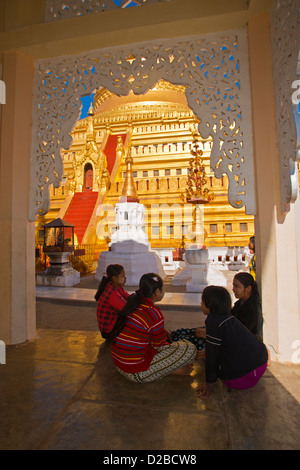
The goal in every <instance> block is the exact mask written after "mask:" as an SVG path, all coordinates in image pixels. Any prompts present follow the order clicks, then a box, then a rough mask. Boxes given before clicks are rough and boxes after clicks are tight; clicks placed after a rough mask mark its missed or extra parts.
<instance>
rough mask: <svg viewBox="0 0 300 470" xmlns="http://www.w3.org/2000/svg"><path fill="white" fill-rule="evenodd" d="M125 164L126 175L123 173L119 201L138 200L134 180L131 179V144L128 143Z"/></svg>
mask: <svg viewBox="0 0 300 470" xmlns="http://www.w3.org/2000/svg"><path fill="white" fill-rule="evenodd" d="M125 164H126V175H125V181H124V186H123V191H122V196H121V197H120V202H139V198H138V195H137V192H136V187H135V182H134V179H133V172H132V165H133V158H132V155H131V144H129V147H128V150H127V155H126V158H125Z"/></svg>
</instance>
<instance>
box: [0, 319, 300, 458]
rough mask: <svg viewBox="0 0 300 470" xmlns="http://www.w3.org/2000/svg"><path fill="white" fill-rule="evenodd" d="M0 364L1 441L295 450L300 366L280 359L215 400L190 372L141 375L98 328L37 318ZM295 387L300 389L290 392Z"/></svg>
mask: <svg viewBox="0 0 300 470" xmlns="http://www.w3.org/2000/svg"><path fill="white" fill-rule="evenodd" d="M6 356H7V357H6V365H0V396H1V401H0V416H1V427H0V449H1V450H21V449H24V450H55V449H60V450H65V449H66V450H67V449H75V450H83V449H84V450H102V451H105V450H106V451H107V450H115V451H117V450H124V451H125V450H126V451H134V450H136V451H137V450H148V451H151V450H153V451H154V450H160V451H171V450H173V451H174V450H184V451H200V450H226V449H241V450H258V449H265V450H275V449H276V450H279V449H285V450H288V449H290V450H296V449H299V448H300V438H299V422H300V406H299V401H300V392H299V387H298V384H299V375H300V370H299V366H286V365H282V364H272V366H271V367H270V368H269V369H268V370H267V372H266V374H265V376H264V377H263V378H262V380H261V381H260V383H259V384H258V385H257V386H256V387H255V388H254V389H252V390H246V391H233V392H231V393H229V392H228V391H227V390H225V387H224V386H223V385H222V383H218V387H217V389H216V393H215V394H214V396H213V397H212V398H211V399H210V400H207V401H202V400H200V399H198V398H197V396H196V393H195V390H196V387H197V385H198V384H199V383H200V382H202V381H203V379H204V366H205V364H204V361H203V360H202V361H199V362H197V363H195V367H194V372H193V373H192V375H191V376H188V377H178V376H169V377H166V378H165V379H162V380H160V381H157V382H154V383H149V384H133V383H131V382H128V381H126V379H124V378H123V377H122V376H120V375H119V374H118V372H117V371H116V369H115V367H114V365H113V362H112V360H111V357H110V350H109V344H107V343H106V342H105V341H103V339H102V337H101V335H100V334H99V333H98V332H97V331H82V330H75V329H74V330H67V329H54V328H39V329H38V337H37V338H36V339H35V340H34V341H31V342H28V343H26V344H23V345H19V346H15V347H8V348H7V354H6ZM288 390H291V391H292V392H289V391H288Z"/></svg>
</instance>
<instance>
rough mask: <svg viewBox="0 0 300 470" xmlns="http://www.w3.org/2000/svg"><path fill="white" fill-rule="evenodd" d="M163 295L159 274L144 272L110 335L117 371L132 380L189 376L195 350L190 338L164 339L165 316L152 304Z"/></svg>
mask: <svg viewBox="0 0 300 470" xmlns="http://www.w3.org/2000/svg"><path fill="white" fill-rule="evenodd" d="M163 296H164V287H163V280H162V279H161V277H160V276H159V275H158V274H154V273H148V274H144V275H143V276H142V277H141V279H140V283H139V289H138V291H137V292H136V293H135V294H132V296H130V298H129V299H128V301H127V303H126V305H125V307H124V308H123V310H122V311H121V312H120V314H119V315H118V320H117V322H116V324H115V327H114V329H113V330H112V333H111V335H110V339H111V340H112V344H111V355H112V358H113V360H114V363H115V365H116V367H117V369H118V371H119V372H120V373H121V374H122V375H123V376H125V377H126V378H127V379H128V380H131V381H132V382H139V383H144V382H152V381H154V380H156V379H160V378H162V377H165V376H166V375H169V374H176V375H188V374H190V372H191V371H192V363H193V361H194V359H195V357H196V354H197V349H196V346H194V345H193V344H192V343H190V342H189V341H186V340H183V341H175V342H173V343H171V344H168V342H167V334H166V331H165V324H164V317H163V314H162V312H161V310H160V309H159V308H158V307H156V306H155V305H154V304H155V303H156V302H158V301H160V300H161V299H162V298H163Z"/></svg>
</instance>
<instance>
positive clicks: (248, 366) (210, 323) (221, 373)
mask: <svg viewBox="0 0 300 470" xmlns="http://www.w3.org/2000/svg"><path fill="white" fill-rule="evenodd" d="M201 308H202V311H203V313H204V314H205V315H207V318H206V321H205V325H206V344H205V352H206V355H205V372H206V384H201V385H199V387H198V388H197V394H198V396H199V397H200V398H208V397H209V396H210V395H211V394H212V393H213V389H214V384H215V383H216V381H217V380H218V379H221V380H222V381H223V382H224V384H225V385H226V386H227V387H228V388H237V389H247V388H251V387H253V386H254V385H256V384H257V382H258V381H259V379H260V378H261V377H262V375H263V374H264V372H265V370H266V368H267V361H268V351H267V348H266V346H265V345H264V344H263V343H262V342H261V341H260V340H259V339H258V338H257V337H256V336H255V335H254V334H253V333H251V332H250V331H249V330H248V328H247V327H246V326H245V325H243V324H242V323H241V322H240V321H239V320H237V318H235V317H234V316H233V315H231V297H230V294H229V292H228V291H227V290H226V289H225V288H224V287H220V286H208V287H206V288H205V289H204V291H203V293H202V303H201Z"/></svg>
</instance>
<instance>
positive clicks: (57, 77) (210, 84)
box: [30, 28, 255, 220]
mask: <svg viewBox="0 0 300 470" xmlns="http://www.w3.org/2000/svg"><path fill="white" fill-rule="evenodd" d="M248 64H249V62H248V46H247V34H246V28H242V29H239V30H234V31H233V30H232V31H229V32H223V33H219V34H210V35H205V36H197V37H192V38H189V39H185V40H159V41H158V40H157V41H153V42H151V43H149V42H147V43H139V44H134V45H131V46H124V47H122V48H111V49H102V50H97V51H92V52H88V53H85V54H81V55H78V56H68V57H58V58H55V59H51V60H49V59H47V60H40V61H38V62H36V64H35V87H34V90H35V92H34V110H33V148H32V168H31V181H32V190H31V214H30V217H31V220H34V219H35V215H36V214H45V213H47V212H48V210H49V204H50V198H49V186H50V185H51V184H53V185H54V187H58V186H59V185H60V182H61V180H62V177H63V162H62V159H61V156H60V150H61V148H65V149H68V148H69V147H70V145H71V136H70V132H71V131H72V129H73V127H74V125H75V123H76V121H77V119H78V118H79V116H80V109H81V101H80V97H81V96H83V95H87V94H91V93H93V92H94V91H95V90H96V89H99V88H100V87H101V86H103V87H105V88H107V89H109V90H110V91H111V92H112V93H115V94H117V95H119V96H121V95H124V96H126V95H127V94H128V93H129V92H130V91H133V92H134V93H135V94H143V93H146V92H147V91H148V90H149V89H151V88H152V87H153V86H154V85H155V83H157V82H158V81H159V80H161V79H164V80H166V81H169V82H171V83H173V84H176V85H185V86H186V97H187V101H188V105H189V106H190V108H191V109H192V110H193V112H194V113H195V114H196V115H197V116H198V118H199V119H200V121H201V122H200V124H199V132H200V134H201V135H202V137H203V138H208V137H209V136H211V137H212V139H213V145H212V152H211V167H212V169H213V171H214V173H215V176H216V177H218V178H220V177H221V176H222V175H223V174H224V173H225V174H227V176H228V180H229V190H228V200H229V202H230V204H231V205H232V206H233V207H236V208H241V207H244V206H245V208H246V212H247V213H248V214H255V190H254V169H253V150H252V125H251V100H250V84H249V69H248Z"/></svg>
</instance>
